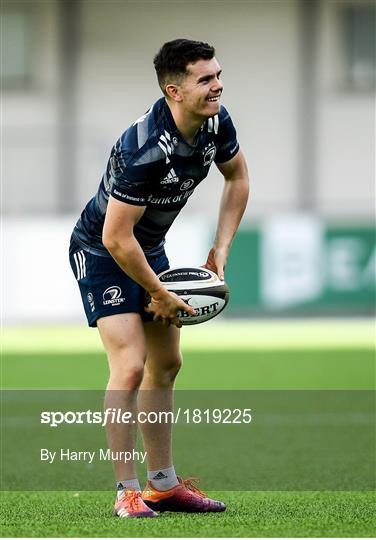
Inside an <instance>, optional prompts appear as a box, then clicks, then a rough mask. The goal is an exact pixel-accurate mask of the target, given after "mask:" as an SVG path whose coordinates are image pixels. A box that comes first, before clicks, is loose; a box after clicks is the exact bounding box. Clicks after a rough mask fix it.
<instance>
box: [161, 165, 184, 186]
mask: <svg viewBox="0 0 376 540" xmlns="http://www.w3.org/2000/svg"><path fill="white" fill-rule="evenodd" d="M177 182H180V178H179V177H178V176H177V174H176V172H175V171H174V169H171V170H170V171H169V173H168V174H167V176H165V177H164V178H163V180H161V184H176V183H177Z"/></svg>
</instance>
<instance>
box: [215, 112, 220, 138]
mask: <svg viewBox="0 0 376 540" xmlns="http://www.w3.org/2000/svg"><path fill="white" fill-rule="evenodd" d="M218 126H219V116H218V114H216V115H215V116H214V133H215V134H216V135H217V133H218Z"/></svg>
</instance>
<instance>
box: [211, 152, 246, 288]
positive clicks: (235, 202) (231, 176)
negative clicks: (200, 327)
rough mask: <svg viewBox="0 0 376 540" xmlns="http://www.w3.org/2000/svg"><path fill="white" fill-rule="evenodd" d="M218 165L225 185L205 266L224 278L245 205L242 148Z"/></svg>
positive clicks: (244, 167)
mask: <svg viewBox="0 0 376 540" xmlns="http://www.w3.org/2000/svg"><path fill="white" fill-rule="evenodd" d="M217 167H218V169H219V170H220V172H221V173H222V174H223V176H224V179H225V185H224V189H223V193H222V199H221V205H220V210H219V218H218V225H217V232H216V235H215V240H214V244H213V247H212V248H211V250H210V252H209V255H208V259H207V261H206V264H204V267H205V268H208V269H209V270H212V271H213V272H216V274H217V275H218V277H219V278H220V279H222V280H223V279H224V268H225V266H226V261H227V257H228V254H229V251H230V248H231V243H232V240H233V238H234V236H235V233H236V231H237V229H238V226H239V223H240V220H241V218H242V216H243V213H244V210H245V208H246V205H247V200H248V193H249V181H248V170H247V164H246V161H245V158H244V155H243V152H242V151H241V150H239V152H238V153H237V154H236V156H235V157H234V158H232V159H231V160H230V161H227V162H226V163H219V164H217Z"/></svg>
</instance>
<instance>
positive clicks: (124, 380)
mask: <svg viewBox="0 0 376 540" xmlns="http://www.w3.org/2000/svg"><path fill="white" fill-rule="evenodd" d="M137 356H138V355H130V354H129V351H125V354H121V351H119V354H116V355H115V357H114V356H112V355H111V357H110V358H109V360H110V361H109V365H110V380H109V387H111V388H112V389H115V388H116V389H119V390H137V389H138V388H139V387H140V385H141V382H142V379H143V376H144V364H145V357H144V356H142V355H139V358H137Z"/></svg>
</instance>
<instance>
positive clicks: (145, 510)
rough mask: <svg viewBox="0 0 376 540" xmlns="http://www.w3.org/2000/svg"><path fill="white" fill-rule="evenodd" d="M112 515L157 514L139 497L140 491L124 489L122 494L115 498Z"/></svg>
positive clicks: (124, 516)
mask: <svg viewBox="0 0 376 540" xmlns="http://www.w3.org/2000/svg"><path fill="white" fill-rule="evenodd" d="M114 515H115V516H118V517H121V518H153V517H157V516H158V514H157V513H156V512H154V511H153V510H151V509H150V508H149V507H148V506H146V504H145V503H144V501H143V500H142V497H141V491H135V490H134V489H126V490H125V491H124V495H123V496H122V497H120V498H119V499H116V501H115V505H114Z"/></svg>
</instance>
